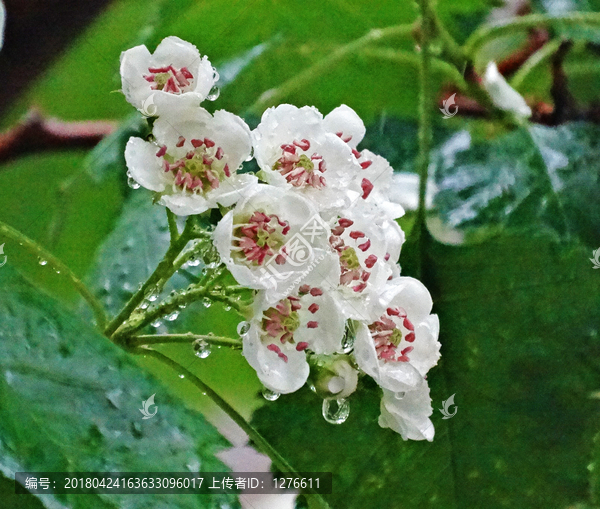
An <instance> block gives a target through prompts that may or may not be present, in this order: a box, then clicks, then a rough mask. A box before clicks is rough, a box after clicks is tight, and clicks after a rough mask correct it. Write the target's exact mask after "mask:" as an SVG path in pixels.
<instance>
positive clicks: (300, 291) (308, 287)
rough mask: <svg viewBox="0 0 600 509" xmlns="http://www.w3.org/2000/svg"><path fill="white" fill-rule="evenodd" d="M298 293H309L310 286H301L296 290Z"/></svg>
mask: <svg viewBox="0 0 600 509" xmlns="http://www.w3.org/2000/svg"><path fill="white" fill-rule="evenodd" d="M298 292H299V293H301V294H305V293H308V292H310V286H308V285H302V286H301V287H300V288H298Z"/></svg>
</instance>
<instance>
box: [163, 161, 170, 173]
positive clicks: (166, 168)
mask: <svg viewBox="0 0 600 509" xmlns="http://www.w3.org/2000/svg"><path fill="white" fill-rule="evenodd" d="M163 168H164V169H165V173H169V172H170V171H171V165H170V164H169V163H168V162H167V161H166V160H164V159H163Z"/></svg>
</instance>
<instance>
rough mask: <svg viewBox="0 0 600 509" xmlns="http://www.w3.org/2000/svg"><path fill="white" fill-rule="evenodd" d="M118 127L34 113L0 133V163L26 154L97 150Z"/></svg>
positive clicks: (113, 123) (112, 123)
mask: <svg viewBox="0 0 600 509" xmlns="http://www.w3.org/2000/svg"><path fill="white" fill-rule="evenodd" d="M116 128H117V123H116V122H111V121H89V122H64V121H61V120H58V119H54V118H49V119H45V118H43V117H42V115H41V113H40V112H38V111H36V110H31V111H30V112H29V113H28V114H27V116H26V117H25V119H24V120H23V121H21V122H20V123H19V124H17V125H15V126H14V127H12V128H11V129H9V130H8V131H5V132H4V133H2V134H0V163H3V162H6V161H8V160H10V159H14V158H15V157H18V156H22V155H25V154H32V153H37V152H44V151H51V150H65V149H73V148H92V147H95V146H96V145H97V144H98V143H99V142H100V141H101V140H102V139H103V138H104V137H105V136H108V135H109V134H111V133H112V132H113V131H114V130H115V129H116Z"/></svg>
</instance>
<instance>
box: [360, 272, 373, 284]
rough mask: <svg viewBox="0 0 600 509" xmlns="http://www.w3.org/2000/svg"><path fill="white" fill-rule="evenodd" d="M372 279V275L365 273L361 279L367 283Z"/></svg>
mask: <svg viewBox="0 0 600 509" xmlns="http://www.w3.org/2000/svg"><path fill="white" fill-rule="evenodd" d="M370 277H371V273H370V272H367V271H365V272H363V273H362V276H361V277H360V278H361V279H362V280H363V281H364V282H365V283H366V282H367V281H368V280H369V278H370Z"/></svg>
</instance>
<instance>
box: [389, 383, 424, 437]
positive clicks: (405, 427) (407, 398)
mask: <svg viewBox="0 0 600 509" xmlns="http://www.w3.org/2000/svg"><path fill="white" fill-rule="evenodd" d="M432 413H433V408H432V407H431V398H430V396H429V387H428V386H427V384H423V385H422V386H421V387H419V388H418V389H415V390H414V391H408V392H406V393H405V394H404V396H402V395H401V394H397V393H394V392H392V391H387V390H385V389H384V391H383V398H382V399H381V415H380V417H379V425H380V426H381V427H382V428H391V429H392V430H394V431H395V432H396V433H399V434H400V435H401V436H402V438H403V439H404V440H428V441H429V442H431V441H432V440H433V437H434V435H435V429H434V427H433V423H432V422H431V420H430V419H429V416H430V415H431V414H432Z"/></svg>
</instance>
